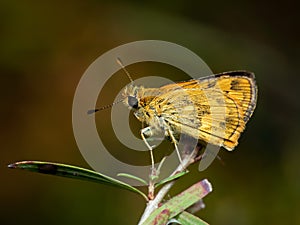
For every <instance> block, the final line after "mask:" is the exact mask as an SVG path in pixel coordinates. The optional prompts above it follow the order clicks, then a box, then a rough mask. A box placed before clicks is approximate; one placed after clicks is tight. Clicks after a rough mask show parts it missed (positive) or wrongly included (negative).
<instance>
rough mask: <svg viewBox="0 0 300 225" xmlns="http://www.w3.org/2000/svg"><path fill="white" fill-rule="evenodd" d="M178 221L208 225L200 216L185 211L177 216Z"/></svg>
mask: <svg viewBox="0 0 300 225" xmlns="http://www.w3.org/2000/svg"><path fill="white" fill-rule="evenodd" d="M177 220H178V222H180V223H181V224H184V225H208V223H206V222H205V221H204V220H201V219H200V218H199V217H197V216H195V215H193V214H191V213H188V212H186V211H183V212H182V213H180V214H179V215H178V217H177Z"/></svg>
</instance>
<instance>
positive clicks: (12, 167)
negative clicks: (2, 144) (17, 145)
mask: <svg viewBox="0 0 300 225" xmlns="http://www.w3.org/2000/svg"><path fill="white" fill-rule="evenodd" d="M7 167H8V168H10V169H15V168H16V167H17V166H16V164H15V163H11V164H9V165H7Z"/></svg>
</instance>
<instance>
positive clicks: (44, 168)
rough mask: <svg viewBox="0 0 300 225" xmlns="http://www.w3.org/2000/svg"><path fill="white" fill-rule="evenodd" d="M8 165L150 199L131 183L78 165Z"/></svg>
mask: <svg viewBox="0 0 300 225" xmlns="http://www.w3.org/2000/svg"><path fill="white" fill-rule="evenodd" d="M8 167H9V168H13V169H25V170H29V171H32V172H38V173H44V174H51V175H55V176H61V177H68V178H73V179H79V180H86V181H92V182H96V183H101V184H106V185H111V186H114V187H119V188H122V189H125V190H128V191H132V192H135V193H138V194H140V195H142V196H143V197H144V198H145V199H146V200H148V198H147V196H146V195H145V194H144V193H143V192H141V191H140V190H138V189H136V188H135V187H132V186H131V185H129V184H126V183H124V182H121V181H119V180H116V179H114V178H111V177H109V176H106V175H104V174H101V173H98V172H95V171H92V170H88V169H85V168H81V167H77V166H71V165H66V164H61V163H53V162H41V161H22V162H16V163H13V164H10V165H8Z"/></svg>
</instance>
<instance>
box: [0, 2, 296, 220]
mask: <svg viewBox="0 0 300 225" xmlns="http://www.w3.org/2000/svg"><path fill="white" fill-rule="evenodd" d="M298 11H299V7H298V5H296V1H292V0H287V1H250V0H246V1H203V2H199V1H164V2H163V3H162V2H160V1H148V2H147V3H140V2H139V1H114V2H113V3H104V2H101V1H96V0H94V1H93V0H89V1H64V2H63V3H62V2H60V1H43V2H38V1H1V2H0V74H1V76H0V79H1V80H0V81H1V89H0V90H1V94H0V96H1V125H0V126H1V131H0V132H1V134H0V137H1V162H0V178H1V181H2V182H1V186H0V187H1V189H0V199H1V201H0V204H1V205H0V207H1V208H0V223H1V224H6V225H10V224H14V225H15V224H20V223H22V224H24V225H25V224H40V223H42V224H45V225H46V224H136V223H137V221H138V218H139V217H140V215H141V213H142V212H143V208H144V206H145V203H144V201H143V199H141V198H140V197H139V196H136V195H135V194H132V193H128V192H126V191H122V190H118V189H116V188H111V187H106V186H103V185H98V184H93V183H87V182H83V181H75V180H70V179H66V178H59V177H52V176H46V175H41V174H34V173H29V172H25V171H15V170H9V169H7V168H6V166H7V164H9V163H11V162H14V161H18V160H25V159H32V160H33V159H35V160H46V161H56V162H62V163H69V164H73V165H79V166H84V167H89V166H88V164H87V163H86V162H85V161H84V159H83V158H82V156H81V154H80V152H79V150H78V148H77V146H76V142H75V139H74V137H73V131H72V121H71V110H72V101H73V95H74V92H75V89H76V86H77V84H78V82H79V80H80V78H81V76H82V74H83V73H84V71H85V70H86V68H87V67H88V66H89V65H90V63H92V62H93V61H94V60H95V59H96V58H97V57H98V56H100V55H101V54H103V53H104V52H106V51H108V50H110V49H111V48H114V47H117V46H118V45H121V44H125V43H127V42H131V41H136V40H144V39H156V40H165V41H170V42H175V43H177V44H179V45H182V46H185V47H187V48H189V49H190V50H192V51H194V52H195V53H196V54H198V55H199V56H200V57H201V58H202V59H203V60H205V62H206V63H207V64H208V65H209V66H210V68H211V69H212V70H213V71H214V72H216V73H218V72H223V71H228V70H236V69H247V70H250V71H253V72H255V74H256V78H257V83H258V86H259V98H258V105H257V109H256V111H255V113H254V116H253V118H252V119H251V120H250V122H249V124H248V126H247V129H246V131H245V132H244V134H243V136H242V137H241V139H240V144H239V146H238V147H237V149H236V150H235V151H234V152H227V151H225V150H222V151H221V153H220V156H221V158H222V160H223V161H224V163H225V165H222V163H220V162H219V161H217V160H216V161H215V162H214V163H213V164H212V165H211V166H210V167H209V169H207V170H206V171H204V172H202V173H198V172H197V171H196V169H195V171H194V172H193V173H192V174H189V175H188V178H185V180H184V182H183V184H178V185H177V186H176V187H175V188H174V191H173V192H174V193H177V192H178V191H180V190H182V189H183V188H186V187H188V186H190V185H191V184H193V183H194V182H196V181H198V180H200V179H203V178H208V179H209V180H210V181H211V182H212V184H213V187H214V191H213V193H211V194H210V195H209V196H207V197H206V198H205V203H206V208H205V209H204V210H202V211H200V212H199V213H198V214H197V215H198V216H200V217H201V218H203V219H205V220H206V221H208V222H209V223H210V224H221V225H225V224H228V225H234V224H236V225H248V224H256V225H258V224H300V216H299V212H298V210H299V201H300V194H299V193H300V192H299V190H300V182H299V180H300V179H299V178H300V177H299V176H300V170H299V163H298V162H299V160H300V154H299V147H300V144H299V137H300V136H299V132H300V127H299V112H300V110H299V109H300V101H299V99H298V98H299V93H298V92H297V89H298V86H299V81H300V78H299V69H298V66H299V47H300V46H299V32H298V30H299V12H298ZM151 68H152V70H154V71H158V72H160V73H159V74H160V75H161V74H162V72H161V70H160V67H159V66H157V67H155V66H154V67H151ZM149 70H150V72H151V69H149ZM130 71H131V73H132V74H134V77H135V78H137V76H140V75H143V71H148V70H147V69H143V68H138V66H137V68H136V69H135V67H134V66H132V67H130ZM164 72H165V73H166V74H168V73H170V72H168V70H167V69H166V70H165V71H164ZM144 73H145V74H147V72H144ZM148 73H149V72H148ZM121 76H122V75H121ZM119 79H121V80H122V82H124V84H126V83H127V82H128V81H127V80H126V79H127V78H124V76H123V77H121V78H119ZM181 79H184V78H183V77H181V75H178V76H177V75H176V76H174V80H181ZM110 85H113V82H111V84H110ZM111 87H112V88H110V89H109V88H108V89H107V90H108V91H107V92H105V91H104V93H103V95H102V97H101V100H102V101H103V104H109V103H111V101H112V99H113V98H112V97H113V96H110V95H111V94H109V91H110V90H112V89H115V88H117V87H114V86H111ZM119 88H120V87H119ZM106 96H109V97H106ZM102 116H103V118H105V117H104V116H107V118H109V112H103V115H102ZM107 121H108V119H107ZM99 130H101V126H100V127H99ZM107 136H109V135H107ZM111 136H112V139H111V140H114V138H115V137H113V134H111ZM107 142H108V143H110V144H111V147H112V148H114V144H113V143H114V141H110V139H109V137H108V139H107Z"/></svg>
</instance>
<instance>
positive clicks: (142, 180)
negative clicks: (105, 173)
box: [117, 173, 148, 185]
mask: <svg viewBox="0 0 300 225" xmlns="http://www.w3.org/2000/svg"><path fill="white" fill-rule="evenodd" d="M117 176H119V177H127V178H131V179H133V180H137V181H139V182H141V183H142V184H144V185H148V183H147V182H146V181H145V180H144V179H142V178H140V177H137V176H134V175H132V174H128V173H118V174H117Z"/></svg>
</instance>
